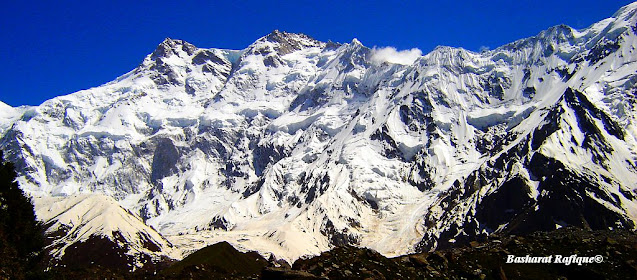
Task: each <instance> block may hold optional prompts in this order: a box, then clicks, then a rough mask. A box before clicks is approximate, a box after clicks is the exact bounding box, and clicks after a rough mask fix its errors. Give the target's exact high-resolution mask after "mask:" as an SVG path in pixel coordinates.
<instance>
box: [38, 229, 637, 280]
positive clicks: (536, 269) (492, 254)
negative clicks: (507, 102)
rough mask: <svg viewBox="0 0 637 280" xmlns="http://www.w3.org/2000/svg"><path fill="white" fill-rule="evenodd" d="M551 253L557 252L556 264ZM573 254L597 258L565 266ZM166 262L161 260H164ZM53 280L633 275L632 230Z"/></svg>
mask: <svg viewBox="0 0 637 280" xmlns="http://www.w3.org/2000/svg"><path fill="white" fill-rule="evenodd" d="M509 255H514V256H517V257H525V256H526V255H529V256H530V257H545V256H553V257H552V263H548V264H547V263H535V264H529V263H517V264H516V263H507V259H508V258H509V257H508V256H509ZM556 255H561V256H563V258H562V261H561V263H555V260H556ZM572 255H576V256H578V257H595V256H601V259H602V260H601V262H599V263H598V262H596V261H595V262H593V263H583V264H582V265H578V264H577V263H575V262H571V263H570V264H566V263H565V261H564V260H566V259H567V258H569V257H570V256H572ZM164 265H168V264H164ZM49 276H50V278H52V279H105V278H111V279H264V280H265V279H637V235H636V234H635V233H633V232H629V231H620V230H614V231H587V230H582V229H575V228H563V229H559V230H555V231H551V232H536V233H533V234H530V235H525V236H515V235H511V236H492V237H491V238H490V239H489V240H487V241H485V242H481V243H479V242H472V243H471V245H470V246H464V247H457V248H451V249H445V250H438V251H434V252H428V253H420V254H412V255H407V256H402V257H397V258H386V257H384V256H382V255H380V254H379V253H377V252H375V251H372V250H369V249H364V248H356V247H337V248H335V249H332V250H331V251H328V252H324V253H323V254H321V255H320V256H317V257H314V258H311V259H301V260H298V261H296V262H295V263H294V264H293V265H292V267H289V266H285V265H280V264H277V265H275V264H274V263H273V262H271V261H267V260H266V259H264V258H263V257H261V256H260V255H258V254H256V253H254V252H249V253H241V252H239V251H237V250H236V249H234V248H233V247H232V246H230V245H229V244H227V243H225V242H224V243H218V244H215V245H212V246H208V247H206V248H204V249H202V250H199V251H197V252H195V253H193V254H191V255H190V256H188V257H187V258H185V259H184V260H182V261H180V262H176V263H173V264H171V265H170V266H168V267H166V266H164V267H161V266H156V267H154V268H152V269H146V270H144V271H137V272H134V273H130V272H124V271H118V270H117V269H115V268H105V267H87V268H85V269H83V270H82V269H75V270H73V271H69V270H63V269H61V268H56V269H55V270H54V271H53V272H51V273H50V274H49Z"/></svg>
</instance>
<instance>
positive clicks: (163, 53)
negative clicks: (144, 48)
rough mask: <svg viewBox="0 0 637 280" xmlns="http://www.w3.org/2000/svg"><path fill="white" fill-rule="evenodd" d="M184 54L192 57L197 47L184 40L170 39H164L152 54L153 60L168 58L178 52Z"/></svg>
mask: <svg viewBox="0 0 637 280" xmlns="http://www.w3.org/2000/svg"><path fill="white" fill-rule="evenodd" d="M180 49H181V50H182V51H184V52H186V53H187V54H188V55H192V54H193V53H194V52H195V50H197V47H195V46H194V45H193V44H191V43H188V42H186V41H184V40H179V39H172V38H169V37H166V38H165V39H164V40H163V41H162V42H161V43H160V44H159V45H158V46H157V48H155V50H154V51H153V53H152V57H153V58H157V57H169V56H171V55H173V54H177V52H178V51H179V50H180Z"/></svg>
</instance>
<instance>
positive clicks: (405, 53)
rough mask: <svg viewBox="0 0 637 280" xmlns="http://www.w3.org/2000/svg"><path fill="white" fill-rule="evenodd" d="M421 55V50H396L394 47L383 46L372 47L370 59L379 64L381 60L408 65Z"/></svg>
mask: <svg viewBox="0 0 637 280" xmlns="http://www.w3.org/2000/svg"><path fill="white" fill-rule="evenodd" d="M421 55H422V51H421V50H419V49H417V48H413V49H411V50H402V51H398V50H396V48H394V47H384V48H376V47H374V49H372V56H371V60H372V62H374V63H377V64H381V63H383V62H389V63H397V64H403V65H409V64H412V63H414V61H416V59H418V58H419V57H420V56H421Z"/></svg>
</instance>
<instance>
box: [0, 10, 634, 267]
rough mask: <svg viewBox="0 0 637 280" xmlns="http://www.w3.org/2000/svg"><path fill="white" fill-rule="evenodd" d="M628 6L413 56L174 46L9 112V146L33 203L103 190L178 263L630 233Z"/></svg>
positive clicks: (284, 40)
mask: <svg viewBox="0 0 637 280" xmlns="http://www.w3.org/2000/svg"><path fill="white" fill-rule="evenodd" d="M636 13H637V5H636V4H631V5H628V6H626V7H624V8H622V9H621V10H619V11H618V12H617V13H616V14H615V15H613V17H611V18H609V19H606V20H603V21H601V22H598V23H596V24H593V25H591V26H590V27H589V28H586V29H583V30H574V29H572V28H570V27H567V26H556V27H552V28H550V29H548V30H546V31H542V32H541V33H540V34H538V35H537V36H534V37H531V38H527V39H522V40H519V41H516V42H513V43H511V44H508V45H505V46H502V47H500V48H497V49H494V50H492V51H487V52H482V53H474V52H470V51H467V50H464V49H457V48H450V47H439V48H436V49H435V50H433V51H432V52H431V53H429V54H427V55H424V56H422V57H419V58H418V59H416V60H415V61H413V63H410V64H395V63H391V62H389V61H390V60H388V61H383V60H382V59H379V57H378V56H377V51H376V50H373V49H370V48H367V47H365V46H364V45H362V44H361V43H360V42H359V41H358V40H356V39H354V40H353V41H352V42H351V43H346V44H335V43H331V42H329V43H324V42H319V41H317V40H314V39H312V38H310V37H308V36H306V35H302V34H291V33H286V32H280V31H275V32H273V33H271V34H269V35H266V36H264V37H263V38H260V39H259V40H257V41H256V42H254V43H253V44H251V45H250V46H248V47H247V48H246V49H243V50H237V51H235V50H221V49H201V48H197V47H195V46H193V45H191V44H189V43H187V42H184V41H181V40H173V39H166V40H165V41H164V42H162V43H161V44H160V45H159V46H158V47H157V49H156V50H155V51H154V52H153V53H152V54H150V55H149V56H147V57H146V58H145V59H144V61H143V62H142V63H141V64H140V65H139V67H137V68H136V69H134V70H133V71H131V72H129V73H127V74H125V75H124V76H121V77H120V78H118V79H117V80H115V81H113V82H110V83H108V84H105V85H103V86H100V87H97V88H93V89H89V90H85V91H80V92H77V93H73V94H70V95H67V96H60V97H56V98H54V99H51V100H48V101H46V102H44V103H43V104H42V105H40V106H37V107H23V108H11V110H6V111H5V110H4V109H3V113H2V114H3V115H2V118H0V122H2V123H0V133H2V135H1V136H2V138H1V139H0V146H1V147H2V149H3V150H5V151H6V155H7V157H8V158H9V159H10V160H11V161H13V162H15V165H16V167H17V168H18V169H19V172H20V178H19V182H20V185H21V187H22V188H23V189H24V190H25V191H27V192H28V193H30V194H32V195H35V196H43V197H49V196H62V197H64V196H67V197H68V196H73V195H76V194H79V193H95V194H102V195H105V196H108V197H112V198H114V199H115V200H117V202H118V203H119V204H120V205H121V206H122V207H123V208H124V209H126V210H128V211H130V212H131V213H133V215H134V216H139V217H141V219H142V220H143V221H144V222H145V223H146V224H148V225H152V227H153V228H154V229H157V231H158V232H159V233H161V234H162V235H163V236H165V237H166V238H167V239H168V240H170V243H171V244H172V245H173V246H174V247H176V248H178V249H179V250H181V251H182V252H183V253H185V254H188V253H190V252H192V251H194V250H197V249H199V248H202V247H203V246H205V245H207V244H212V243H216V242H220V241H227V242H229V243H231V244H232V245H233V246H236V247H237V248H239V249H241V250H244V251H245V250H254V251H258V252H260V253H262V254H264V255H269V254H271V253H272V254H274V255H275V256H276V257H277V258H283V259H286V260H288V261H292V260H295V259H297V258H299V257H301V256H304V255H317V254H319V253H320V252H322V251H325V250H327V249H329V248H330V247H331V246H333V245H355V246H361V247H367V248H372V249H374V250H376V251H379V252H380V253H382V254H385V255H388V256H396V255H402V254H407V253H412V252H417V251H427V250H430V249H432V248H436V247H445V246H450V245H453V244H460V243H466V242H469V241H472V240H481V239H484V238H486V237H487V236H489V235H492V234H496V233H526V232H532V231H535V230H548V229H555V228H559V227H563V226H567V225H572V226H577V227H582V228H591V229H608V228H613V229H634V228H635V221H637V210H636V209H637V199H636V195H637V191H636V190H637V183H636V182H637V142H636V139H637V138H636V137H637V126H636V124H637V121H636V117H637V109H636V108H635V105H636V103H637V102H636V98H635V95H636V93H637V87H636V86H635V83H636V82H637V74H635V73H637V61H636V60H637V53H636V52H637V51H636V48H637V34H636V33H637V15H636ZM391 61H397V60H391ZM400 61H404V60H400ZM107 236H111V237H108V238H114V237H113V236H112V235H107ZM159 247H160V248H163V247H161V246H159ZM162 250H163V249H162Z"/></svg>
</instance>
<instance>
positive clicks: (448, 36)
mask: <svg viewBox="0 0 637 280" xmlns="http://www.w3.org/2000/svg"><path fill="white" fill-rule="evenodd" d="M90 2H99V3H90ZM180 2H186V3H180ZM394 2H395V3H394ZM630 2H631V1H613V0H604V1H600V0H596V1H589V0H581V1H571V0H568V1H537V0H534V1H529V0H518V1H510V0H508V1H431V2H429V1H373V0H369V1H360V2H349V1H316V0H314V1H305V0H296V1H279V2H270V1H267V2H261V1H241V0H234V1H232V0H230V1H224V2H220V1H144V0H140V1H118V0H113V1H4V3H3V4H2V8H1V9H0V38H1V39H0V101H3V102H5V103H7V104H9V105H12V106H18V105H38V104H40V103H42V102H43V101H45V100H47V99H50V98H52V97H54V96H58V95H64V94H68V93H72V92H75V91H78V90H82V89H86V88H90V87H94V86H98V85H101V84H103V83H106V82H108V81H111V80H113V79H115V78H116V77H118V76H120V75H122V74H124V73H126V72H128V71H130V70H132V69H133V68H135V67H136V66H137V65H138V64H139V63H140V62H141V61H142V59H143V58H144V57H145V56H146V55H147V54H149V53H150V52H152V51H153V49H154V48H155V47H156V45H157V44H159V43H160V42H161V41H162V40H163V39H164V38H166V37H171V38H176V39H183V40H186V41H188V42H191V43H193V44H194V45H196V46H198V47H205V48H211V47H216V48H228V49H242V48H245V47H246V46H247V45H249V44H250V43H252V42H253V41H255V40H256V39H258V38H259V37H261V36H264V35H266V34H268V33H269V32H271V31H272V30H274V29H279V30H284V31H288V32H300V33H305V34H308V35H310V36H312V37H314V38H316V39H318V40H321V41H327V40H332V41H336V42H350V41H351V40H352V38H358V39H359V40H360V41H361V42H362V43H363V44H364V45H366V46H369V47H373V46H379V47H380V46H394V47H396V48H398V49H410V48H419V49H421V50H422V51H423V53H427V52H429V51H431V50H432V49H433V48H435V47H436V46H438V45H447V46H454V47H463V48H466V49H469V50H474V51H478V50H479V49H480V48H481V47H483V46H485V47H490V48H495V47H497V46H500V45H502V44H506V43H508V42H511V41H514V40H517V39H521V38H524V37H529V36H533V35H535V34H537V33H538V32H540V31H541V30H544V29H546V28H548V27H550V26H553V25H557V24H561V23H563V24H567V25H569V26H572V27H574V28H578V29H579V28H584V27H587V26H589V25H590V24H592V23H594V22H597V21H599V20H602V19H604V18H607V17H610V16H612V14H613V13H614V12H615V11H617V10H618V9H619V8H620V7H621V6H624V5H626V4H628V3H630Z"/></svg>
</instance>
